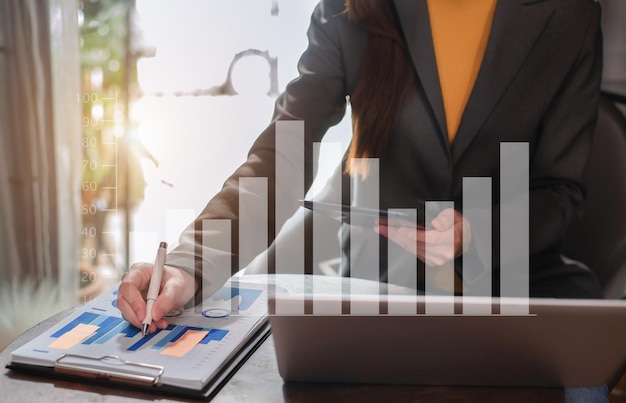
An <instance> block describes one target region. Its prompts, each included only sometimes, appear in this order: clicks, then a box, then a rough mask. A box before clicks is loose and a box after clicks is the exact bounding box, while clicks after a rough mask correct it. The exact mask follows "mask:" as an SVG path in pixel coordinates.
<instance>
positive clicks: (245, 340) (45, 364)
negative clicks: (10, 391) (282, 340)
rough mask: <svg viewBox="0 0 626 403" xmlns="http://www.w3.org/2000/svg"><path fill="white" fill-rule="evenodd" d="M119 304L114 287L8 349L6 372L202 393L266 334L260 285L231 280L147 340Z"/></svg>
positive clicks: (174, 314)
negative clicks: (35, 372) (22, 371)
mask: <svg viewBox="0 0 626 403" xmlns="http://www.w3.org/2000/svg"><path fill="white" fill-rule="evenodd" d="M116 300H117V286H115V287H113V288H112V289H110V290H108V291H107V292H105V293H104V294H102V295H101V296H99V297H97V298H96V299H94V300H93V301H91V302H89V303H87V304H85V305H83V306H81V307H79V308H77V309H76V310H75V312H73V313H72V314H70V315H69V316H68V317H66V318H65V319H64V320H62V321H61V322H60V323H58V324H56V325H55V326H53V327H52V328H50V329H49V330H47V331H46V332H44V333H43V334H41V335H40V336H38V337H36V338H35V339H33V340H31V341H30V342H28V343H27V344H25V345H23V346H22V347H20V348H18V349H17V350H15V351H13V352H12V355H11V358H12V362H11V364H10V365H9V367H10V368H16V369H25V368H28V367H38V368H39V369H44V368H48V369H49V370H50V372H60V373H65V374H73V375H76V376H81V375H86V376H90V377H93V378H103V379H108V380H114V381H119V382H129V383H134V384H137V383H145V384H146V385H149V386H163V385H167V386H169V387H174V388H183V389H191V390H202V389H205V391H206V388H207V385H209V384H210V383H211V382H213V381H215V380H216V378H220V377H221V378H224V377H226V375H225V374H224V369H225V368H229V367H230V368H231V369H233V368H234V367H236V365H234V366H233V363H234V360H235V361H236V360H241V359H245V357H243V356H242V353H245V352H246V351H247V353H250V351H253V350H254V348H255V346H254V345H252V344H254V343H256V344H257V345H258V343H260V342H261V341H262V340H264V337H265V336H266V335H267V334H269V327H268V326H267V286H264V285H263V284H254V283H250V284H246V283H245V282H243V281H241V280H237V281H229V282H228V283H227V284H226V285H225V286H224V287H223V288H222V289H220V290H219V291H218V292H217V293H215V294H214V295H213V296H212V297H210V298H209V299H208V300H207V301H204V303H203V304H202V306H196V307H192V308H189V309H176V310H174V311H172V312H169V313H168V314H167V315H166V316H167V318H168V321H169V326H168V327H167V329H164V330H158V331H157V332H155V333H151V334H148V335H146V336H145V337H144V336H142V332H141V330H140V329H138V328H136V327H134V326H133V325H131V324H130V323H128V322H127V321H125V320H124V319H123V318H122V315H121V313H120V311H119V310H118V309H117V306H116ZM247 353H246V354H247ZM244 355H245V354H244ZM237 365H238V364H237Z"/></svg>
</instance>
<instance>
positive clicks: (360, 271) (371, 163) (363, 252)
mask: <svg viewBox="0 0 626 403" xmlns="http://www.w3.org/2000/svg"><path fill="white" fill-rule="evenodd" d="M352 164H354V165H355V166H357V167H360V168H361V169H360V171H361V172H367V175H366V176H365V177H364V176H363V175H360V174H359V175H357V174H355V175H353V176H352V180H351V189H350V194H351V197H352V205H353V206H358V207H366V208H371V209H378V208H379V204H380V202H379V200H380V167H379V160H378V159H377V158H354V159H353V160H352ZM354 220H355V218H353V217H352V216H351V223H352V221H354ZM378 242H379V238H378V235H377V234H376V233H375V232H374V230H373V228H372V226H371V225H365V226H363V225H356V223H352V225H350V277H351V281H350V290H351V291H350V292H351V294H352V295H354V293H355V289H357V287H358V285H357V284H358V282H355V281H354V280H355V279H365V280H371V281H376V282H378V281H379V280H380V274H379V273H380V264H379V263H380V260H379V256H380V248H379V243H378ZM378 313H379V298H372V299H371V300H367V301H366V300H363V301H358V302H357V301H351V303H350V314H351V315H378Z"/></svg>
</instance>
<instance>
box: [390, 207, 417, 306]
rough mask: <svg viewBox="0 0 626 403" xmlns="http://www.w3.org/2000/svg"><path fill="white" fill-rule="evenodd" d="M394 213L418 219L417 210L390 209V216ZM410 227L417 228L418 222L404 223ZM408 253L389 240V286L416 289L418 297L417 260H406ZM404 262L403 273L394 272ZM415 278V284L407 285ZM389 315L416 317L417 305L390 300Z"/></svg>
mask: <svg viewBox="0 0 626 403" xmlns="http://www.w3.org/2000/svg"><path fill="white" fill-rule="evenodd" d="M394 213H400V214H405V215H407V216H409V217H411V216H414V217H417V209H389V215H393V214H394ZM402 224H403V225H406V226H408V227H413V228H417V220H415V221H413V222H411V221H407V222H406V223H404V222H403V223H402ZM398 225H399V224H398ZM405 256H406V252H405V251H404V250H403V249H401V248H400V246H398V245H397V244H396V243H395V242H394V241H392V240H391V239H388V240H387V268H388V282H389V284H401V285H405V286H407V287H415V294H414V295H417V258H415V259H412V258H411V259H408V260H407V259H405ZM398 261H402V271H399V270H393V268H394V267H396V262H398ZM407 277H408V278H410V279H413V278H415V283H414V284H407V283H406V282H407V281H406V279H407ZM387 313H388V314H389V315H416V314H417V304H415V303H414V304H411V303H406V301H405V300H402V299H400V300H399V299H393V298H390V299H389V300H388V303H387Z"/></svg>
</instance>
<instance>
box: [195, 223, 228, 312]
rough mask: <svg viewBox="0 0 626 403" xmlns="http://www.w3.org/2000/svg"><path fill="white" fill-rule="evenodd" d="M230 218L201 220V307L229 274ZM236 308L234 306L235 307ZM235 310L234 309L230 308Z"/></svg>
mask: <svg viewBox="0 0 626 403" xmlns="http://www.w3.org/2000/svg"><path fill="white" fill-rule="evenodd" d="M231 238H232V234H231V220H228V219H212V220H202V254H203V256H202V281H203V282H204V284H202V301H203V306H202V309H203V310H204V309H206V306H205V305H204V303H205V302H208V301H210V297H211V295H212V294H213V293H214V292H215V291H217V289H218V288H219V287H217V288H216V285H221V283H222V282H225V281H226V280H227V279H228V278H230V276H231V270H232V260H231V259H232V253H231V252H232V250H231ZM235 308H236V307H235ZM231 310H235V311H236V309H231Z"/></svg>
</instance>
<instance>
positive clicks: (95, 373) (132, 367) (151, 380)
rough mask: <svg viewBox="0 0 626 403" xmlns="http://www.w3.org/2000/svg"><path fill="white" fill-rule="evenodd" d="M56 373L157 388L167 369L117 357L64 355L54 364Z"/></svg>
mask: <svg viewBox="0 0 626 403" xmlns="http://www.w3.org/2000/svg"><path fill="white" fill-rule="evenodd" d="M54 371H55V372H58V373H61V374H66V375H73V376H78V377H83V378H97V379H105V380H110V381H119V382H124V383H132V384H139V385H153V386H156V385H159V384H160V381H161V376H162V375H163V372H164V371H165V369H164V368H163V367H162V366H160V365H154V364H145V363H142V362H135V361H127V360H124V359H122V358H120V357H118V356H116V355H104V356H102V357H92V356H88V355H82V354H63V355H61V356H60V357H59V358H58V359H57V360H56V361H55V362H54Z"/></svg>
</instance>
